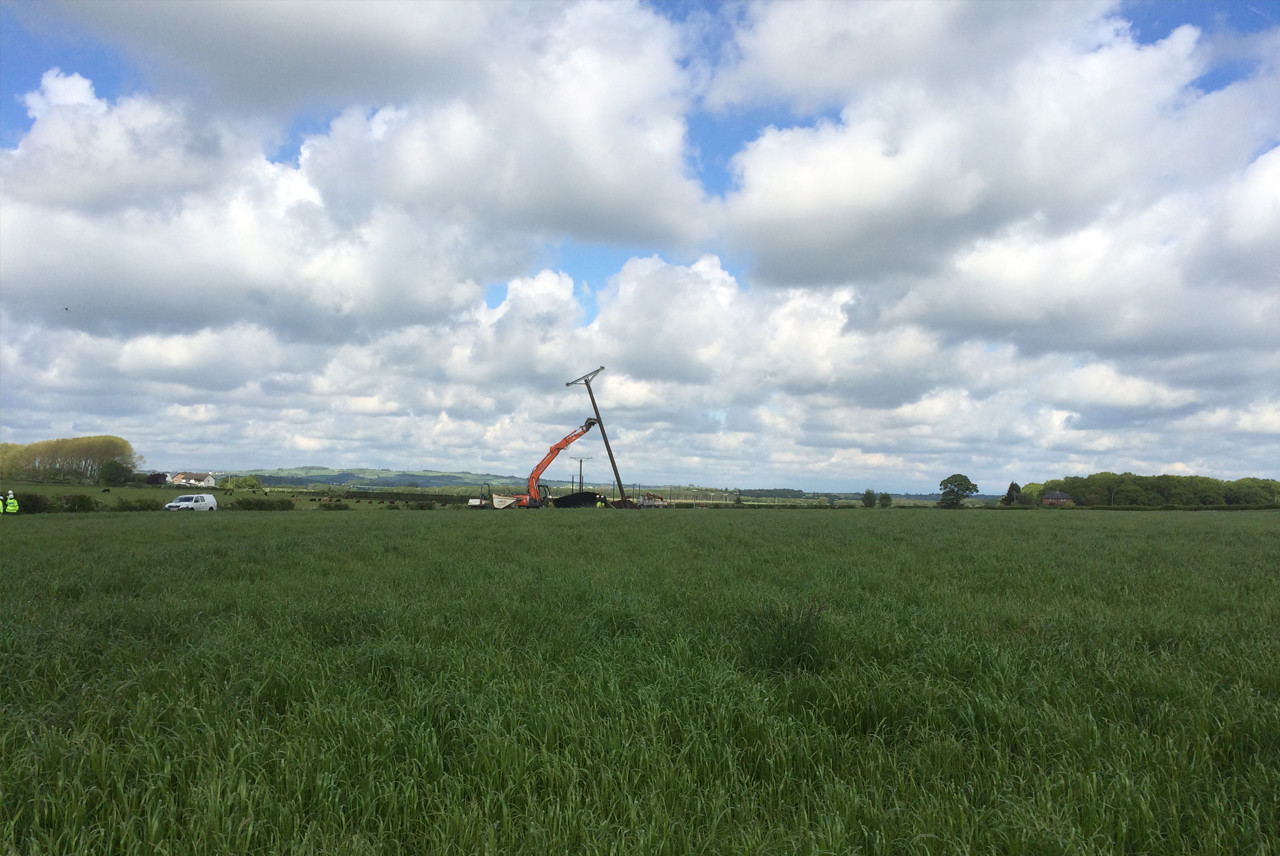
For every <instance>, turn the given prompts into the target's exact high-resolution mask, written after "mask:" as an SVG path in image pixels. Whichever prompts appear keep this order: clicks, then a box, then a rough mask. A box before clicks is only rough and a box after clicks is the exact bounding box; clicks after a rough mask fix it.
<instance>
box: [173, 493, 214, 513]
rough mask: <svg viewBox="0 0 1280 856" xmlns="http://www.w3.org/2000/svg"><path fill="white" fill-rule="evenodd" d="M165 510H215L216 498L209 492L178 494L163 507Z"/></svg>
mask: <svg viewBox="0 0 1280 856" xmlns="http://www.w3.org/2000/svg"><path fill="white" fill-rule="evenodd" d="M164 510H165V511H217V510H218V500H216V499H214V498H213V494H211V493H193V494H188V495H187V496H180V497H178V498H177V499H175V500H174V501H173V502H171V503H169V504H168V505H166V506H165V507H164Z"/></svg>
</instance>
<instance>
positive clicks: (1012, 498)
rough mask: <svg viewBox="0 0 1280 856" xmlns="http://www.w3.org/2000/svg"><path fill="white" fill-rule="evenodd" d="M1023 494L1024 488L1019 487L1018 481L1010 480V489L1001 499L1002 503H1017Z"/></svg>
mask: <svg viewBox="0 0 1280 856" xmlns="http://www.w3.org/2000/svg"><path fill="white" fill-rule="evenodd" d="M1021 495H1022V488H1020V487H1018V483H1017V482H1009V490H1008V491H1007V492H1006V493H1005V495H1004V497H1003V498H1002V499H1001V500H1000V504H1001V505H1004V506H1009V505H1017V504H1018V498H1019V497H1020V496H1021Z"/></svg>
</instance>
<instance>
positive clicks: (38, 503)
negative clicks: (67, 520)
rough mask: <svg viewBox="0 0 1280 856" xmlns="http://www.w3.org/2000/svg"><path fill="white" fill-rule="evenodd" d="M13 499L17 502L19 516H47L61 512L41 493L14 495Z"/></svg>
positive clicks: (53, 502)
mask: <svg viewBox="0 0 1280 856" xmlns="http://www.w3.org/2000/svg"><path fill="white" fill-rule="evenodd" d="M13 498H14V499H16V500H18V513H19V514H48V513H50V512H54V511H61V510H62V508H61V507H60V506H59V505H58V503H57V502H56V501H55V500H54V499H53V498H51V497H48V496H45V495H44V494H42V493H15V494H14V495H13Z"/></svg>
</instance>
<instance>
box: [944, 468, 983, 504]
mask: <svg viewBox="0 0 1280 856" xmlns="http://www.w3.org/2000/svg"><path fill="white" fill-rule="evenodd" d="M938 489H939V490H941V491H942V499H940V500H938V507H939V508H960V507H961V505H963V503H964V501H965V500H966V499H968V498H969V497H971V496H973V495H974V494H975V493H977V492H978V486H977V485H976V484H974V483H973V482H971V481H969V477H968V476H966V475H963V474H962V473H955V474H954V475H949V476H947V477H946V478H945V479H943V480H942V481H940V482H938Z"/></svg>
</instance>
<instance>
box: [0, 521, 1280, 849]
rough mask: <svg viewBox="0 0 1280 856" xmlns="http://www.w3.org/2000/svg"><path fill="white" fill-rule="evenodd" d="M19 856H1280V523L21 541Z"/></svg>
mask: <svg viewBox="0 0 1280 856" xmlns="http://www.w3.org/2000/svg"><path fill="white" fill-rule="evenodd" d="M0 533H2V534H0V537H2V538H3V548H2V551H0V687H2V691H3V697H2V699H0V704H2V705H3V706H2V708H0V758H2V759H3V763H2V764H0V807H2V810H0V852H4V853H16V854H28V853H31V854H35V853H40V854H45V853H55V854H62V853H86V854H87V853H93V854H97V853H124V854H144V853H145V854H151V853H171V854H186V853H193V854H195V853H198V854H226V853H263V854H268V853H270V854H274V853H291V854H292V853H297V854H303V853H316V854H319V853H326V854H333V853H345V854H366V853H367V854H375V853H376V854H451V853H456V854H470V853H530V854H533V853H537V854H547V853H628V854H630V853H671V854H685V853H694V852H701V853H777V854H793V853H882V854H900V853H908V854H910V853H930V854H934V853H938V854H940V853H955V854H962V853H964V854H969V853H972V854H978V853H1010V854H1016V853H1026V854H1057V853H1061V854H1090V853H1098V854H1104V853H1106V854H1111V853H1145V854H1179V853H1185V854H1208V853H1214V854H1218V853H1223V854H1226V853H1240V854H1245V853H1247V854H1275V853H1280V811H1278V810H1277V802H1278V801H1277V794H1280V629H1278V628H1280V571H1278V570H1277V569H1278V568H1280V515H1278V514H1276V513H1267V512H1247V513H1237V514H1213V513H1203V514H1194V513H1146V514H1143V513H1111V514H1103V513H1056V514H1055V513H1035V512H1032V513H1018V512H1010V513H1000V512H982V511H965V512H940V511H927V510H921V511H888V512H871V511H866V512H862V511H849V512H840V511H834V512H817V511H670V510H668V511H650V512H616V511H606V512H598V511H595V510H586V511H526V512H510V513H494V512H474V513H468V512H442V511H434V512H420V513H403V514H376V515H374V514H252V513H225V514H224V513H218V514H203V515H197V514H187V515H180V514H124V513H99V514H88V515H71V514H57V515H52V514H51V515H31V516H20V517H17V518H14V519H0Z"/></svg>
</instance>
